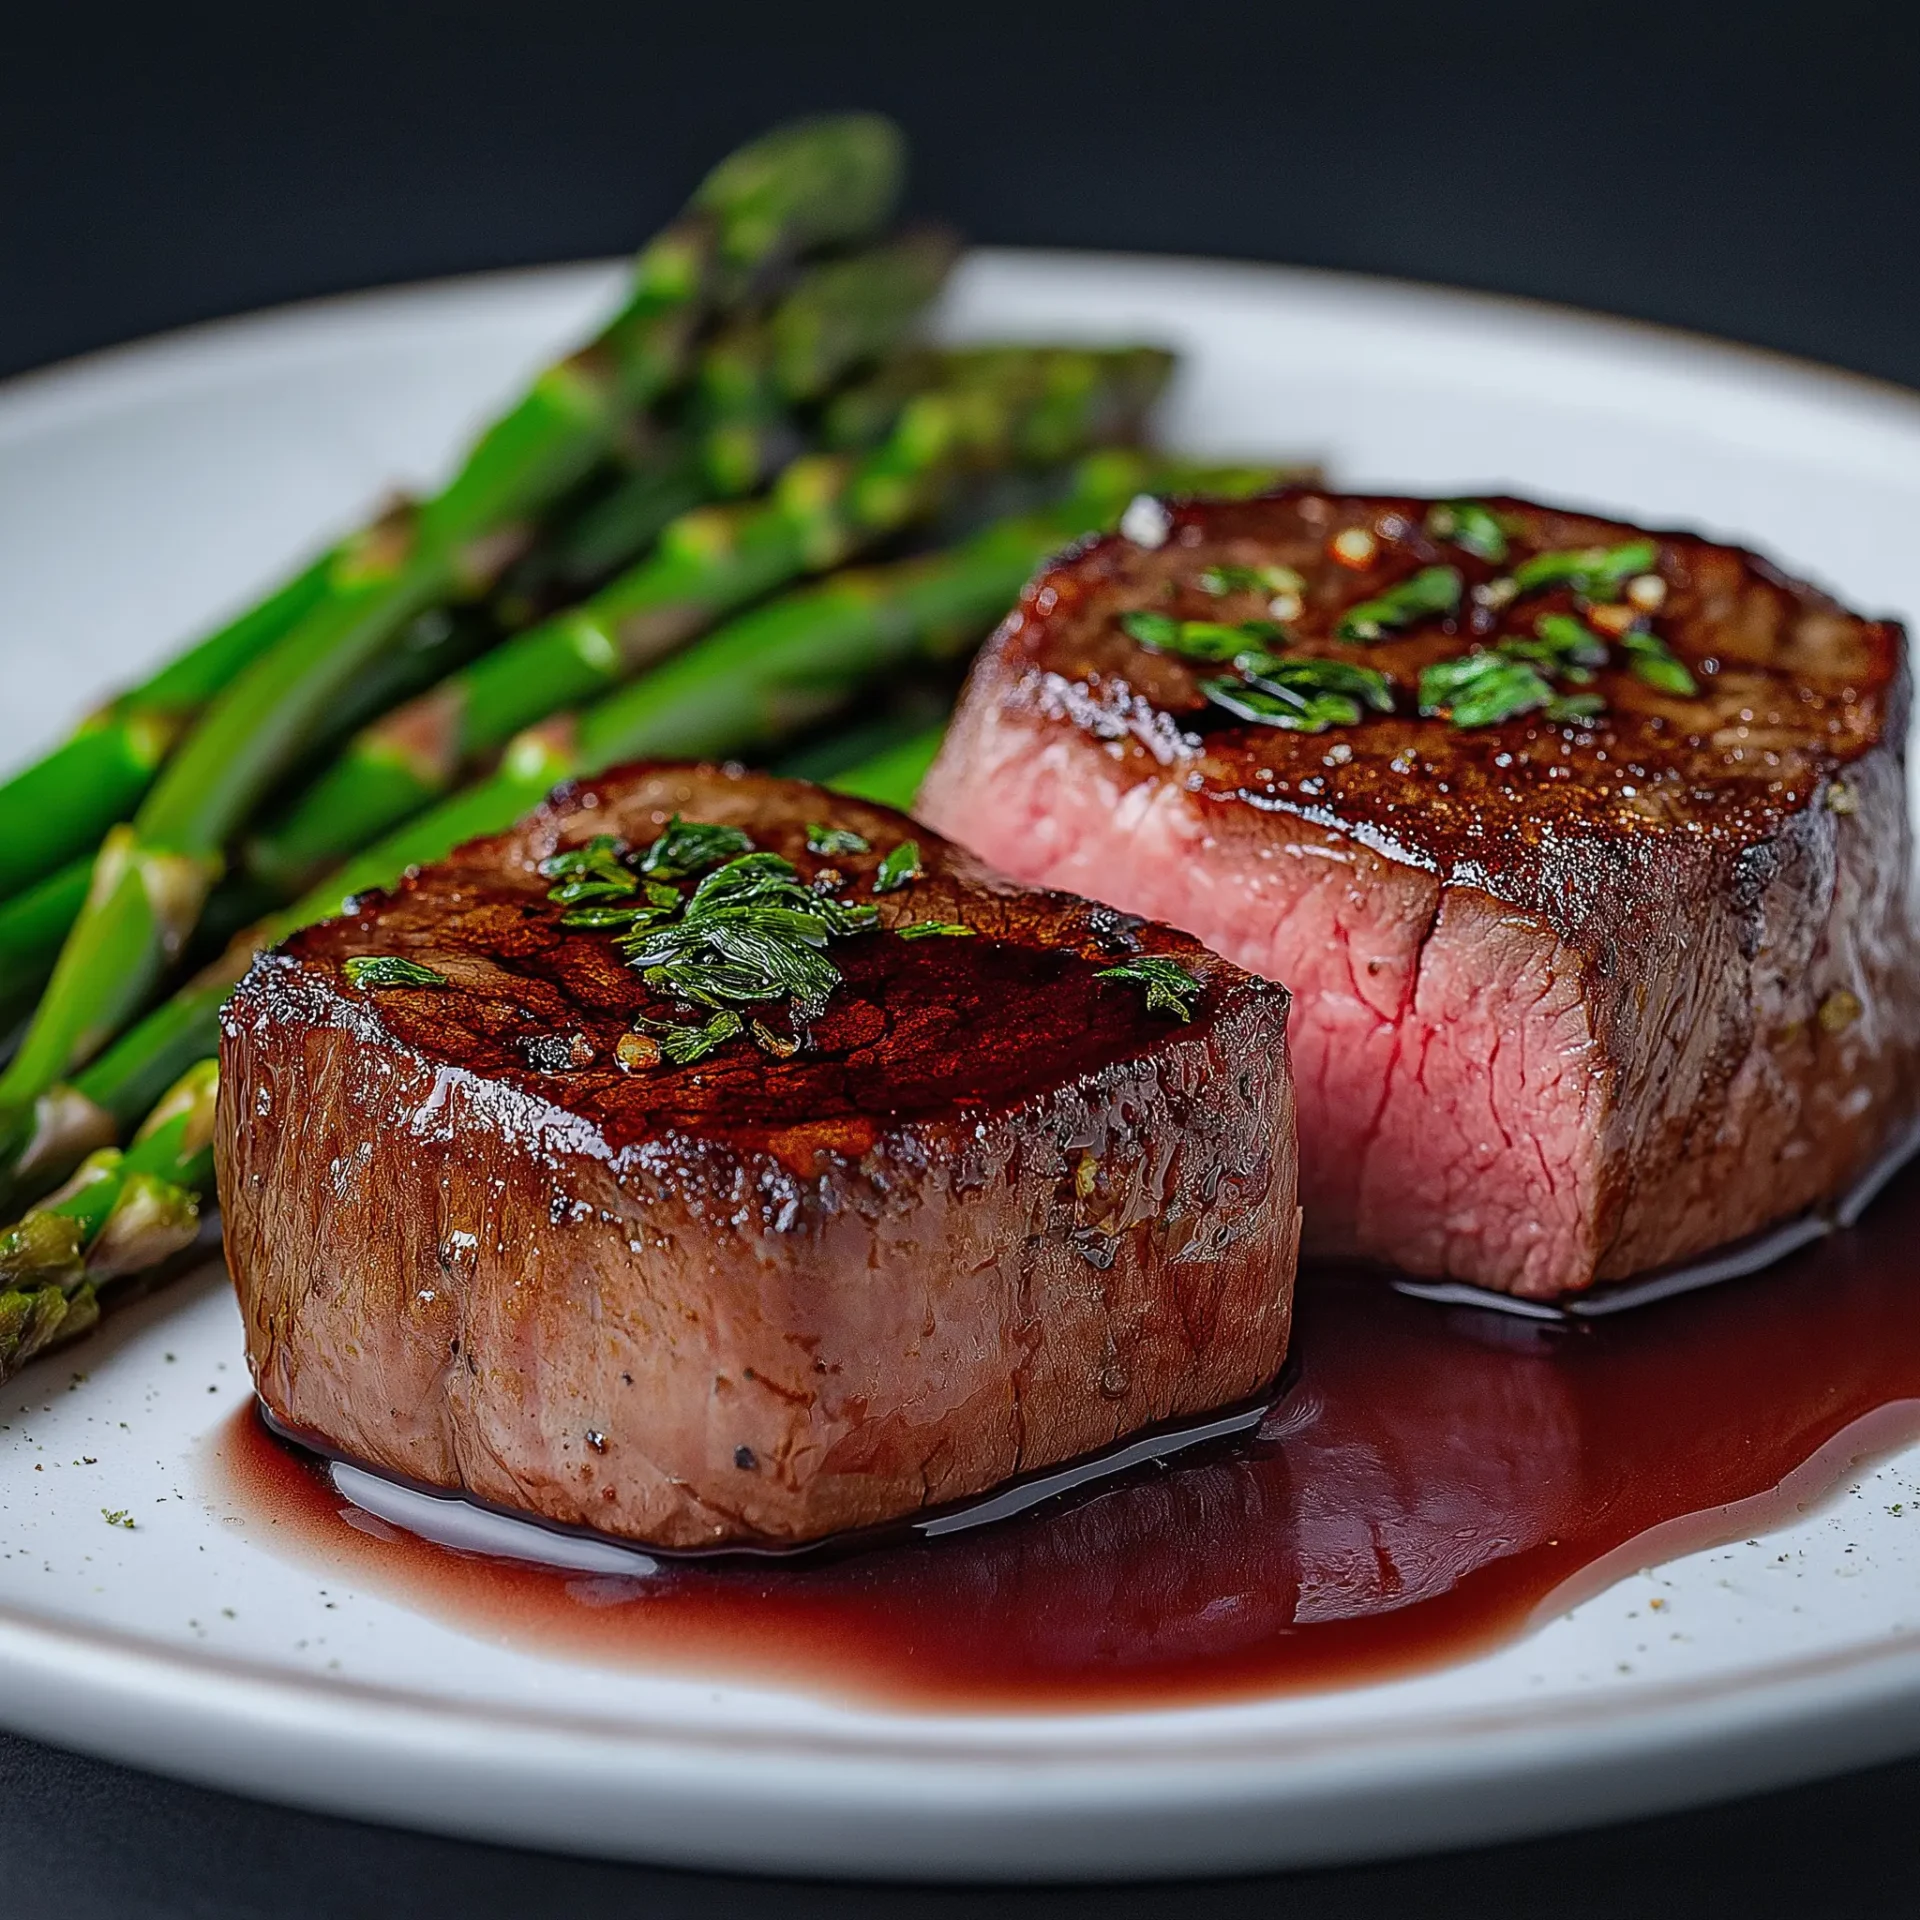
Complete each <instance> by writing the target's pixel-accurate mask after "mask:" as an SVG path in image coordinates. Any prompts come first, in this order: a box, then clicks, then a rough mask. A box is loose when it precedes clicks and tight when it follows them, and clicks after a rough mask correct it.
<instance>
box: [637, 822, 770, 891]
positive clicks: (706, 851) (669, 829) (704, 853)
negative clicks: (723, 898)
mask: <svg viewBox="0 0 1920 1920" xmlns="http://www.w3.org/2000/svg"><path fill="white" fill-rule="evenodd" d="M752 851H753V840H752V838H751V837H750V836H749V835H747V834H745V833H742V832H741V830H740V829H739V828H738V827H722V826H716V825H715V824H714V823H713V822H712V821H710V820H683V819H681V817H680V816H679V815H678V814H677V813H676V814H675V815H674V816H673V818H672V819H671V820H669V821H668V822H667V826H666V831H665V832H664V833H662V834H661V836H660V837H659V839H657V840H656V841H654V843H653V844H652V845H651V846H650V847H648V849H647V850H646V852H645V853H643V854H642V855H641V856H640V871H641V872H642V873H643V874H645V875H646V876H647V877H648V878H649V879H652V880H691V879H692V878H693V876H694V875H695V874H696V873H705V872H706V871H707V869H708V868H709V867H717V866H718V865H719V864H720V863H721V861H723V860H731V859H732V858H733V857H734V856H735V855H736V854H742V853H751V852H752Z"/></svg>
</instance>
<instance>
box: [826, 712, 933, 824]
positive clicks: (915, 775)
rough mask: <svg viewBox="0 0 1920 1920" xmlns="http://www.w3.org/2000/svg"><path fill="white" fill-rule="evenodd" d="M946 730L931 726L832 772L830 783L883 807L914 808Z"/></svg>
mask: <svg viewBox="0 0 1920 1920" xmlns="http://www.w3.org/2000/svg"><path fill="white" fill-rule="evenodd" d="M946 732H947V730H946V728H945V727H944V726H939V727H929V728H928V729H927V730H926V731H925V732H924V733H916V734H915V735H914V736H913V738H912V739H911V740H902V741H900V742H898V743H897V744H896V745H894V746H891V747H887V748H885V749H884V750H882V751H881V752H879V753H876V754H873V755H872V756H870V757H869V758H867V759H865V760H861V761H859V762H857V763H856V764H855V765H853V766H850V767H848V768H847V769H846V770H845V771H844V772H842V773H836V774H834V775H832V776H831V777H830V778H829V779H828V781H827V783H826V784H827V785H828V786H830V787H831V788H833V790H834V791H835V792H836V793H846V794H851V795H852V796H853V798H854V799H856V800H877V801H878V802H879V803H880V804H881V805H882V806H883V807H898V808H899V809H900V810H901V812H903V813H905V812H907V811H909V810H910V809H911V808H912V806H913V800H914V795H915V794H917V793H918V792H919V791H920V782H921V781H922V780H924V779H925V778H926V777H927V769H928V768H929V767H930V766H932V765H933V757H934V755H935V754H937V753H938V752H939V751H940V742H941V741H942V740H943V739H945V737H946Z"/></svg>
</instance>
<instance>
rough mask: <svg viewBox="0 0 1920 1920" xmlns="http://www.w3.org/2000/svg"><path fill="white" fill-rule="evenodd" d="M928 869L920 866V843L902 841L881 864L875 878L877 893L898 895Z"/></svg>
mask: <svg viewBox="0 0 1920 1920" xmlns="http://www.w3.org/2000/svg"><path fill="white" fill-rule="evenodd" d="M925 872H926V868H925V867H923V866H922V865H921V864H920V843H919V842H918V841H917V840H902V841H901V842H900V844H899V845H898V846H897V847H895V848H894V850H893V851H892V852H891V853H890V854H888V855H887V856H886V858H885V859H884V860H882V861H881V862H880V870H879V872H878V873H876V874H875V875H874V876H873V890H874V892H875V893H898V892H899V891H900V889H901V888H902V887H904V886H905V885H906V884H907V882H908V881H910V880H918V879H919V878H920V877H921V876H922V875H923V874H924V873H925Z"/></svg>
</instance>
